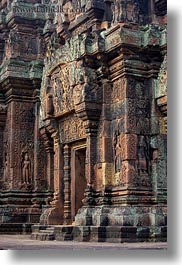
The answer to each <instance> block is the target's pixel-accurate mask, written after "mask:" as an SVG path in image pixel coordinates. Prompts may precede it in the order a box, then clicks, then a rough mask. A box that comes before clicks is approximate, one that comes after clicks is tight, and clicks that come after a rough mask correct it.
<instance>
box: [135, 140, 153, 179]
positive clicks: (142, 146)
mask: <svg viewBox="0 0 182 265" xmlns="http://www.w3.org/2000/svg"><path fill="white" fill-rule="evenodd" d="M136 163H137V170H138V174H139V175H141V174H149V173H150V159H149V150H148V144H147V141H146V138H145V136H143V135H142V136H139V140H138V147H137V162H136Z"/></svg>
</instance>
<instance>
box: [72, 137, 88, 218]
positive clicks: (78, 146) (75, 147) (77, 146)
mask: <svg viewBox="0 0 182 265" xmlns="http://www.w3.org/2000/svg"><path fill="white" fill-rule="evenodd" d="M86 148H87V145H86V143H85V141H84V143H83V142H82V143H76V144H74V145H73V146H72V147H71V219H72V222H74V221H75V216H76V212H75V208H76V197H75V185H76V170H75V157H76V152H77V151H79V150H81V149H85V156H86ZM85 159H86V157H85ZM85 162H86V160H85ZM85 167H86V163H85ZM85 172H86V170H85ZM85 178H86V176H85ZM73 191H74V192H73ZM83 199H84V198H83Z"/></svg>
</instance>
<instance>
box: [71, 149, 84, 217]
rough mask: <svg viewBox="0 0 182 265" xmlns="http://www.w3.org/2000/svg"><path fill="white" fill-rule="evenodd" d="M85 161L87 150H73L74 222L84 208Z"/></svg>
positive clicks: (72, 212) (72, 193)
mask: <svg viewBox="0 0 182 265" xmlns="http://www.w3.org/2000/svg"><path fill="white" fill-rule="evenodd" d="M85 160H86V148H85V147H84V148H80V149H73V150H72V162H71V215H72V221H73V222H74V220H75V215H76V214H77V212H78V210H79V209H80V208H81V207H82V206H83V203H82V200H83V198H84V193H85V189H86V186H87V181H86V176H85Z"/></svg>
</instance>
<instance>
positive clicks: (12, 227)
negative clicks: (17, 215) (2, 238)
mask: <svg viewBox="0 0 182 265" xmlns="http://www.w3.org/2000/svg"><path fill="white" fill-rule="evenodd" d="M32 226H33V224H31V223H28V224H25V223H3V224H0V234H9V235H17V234H23V235H26V234H31V233H32Z"/></svg>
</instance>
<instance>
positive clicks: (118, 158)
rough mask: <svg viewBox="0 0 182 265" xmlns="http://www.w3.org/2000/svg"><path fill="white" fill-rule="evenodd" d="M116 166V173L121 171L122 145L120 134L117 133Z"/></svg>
mask: <svg viewBox="0 0 182 265" xmlns="http://www.w3.org/2000/svg"><path fill="white" fill-rule="evenodd" d="M114 165H115V173H118V172H120V171H121V143H120V135H119V133H118V132H115V136H114Z"/></svg>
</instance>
